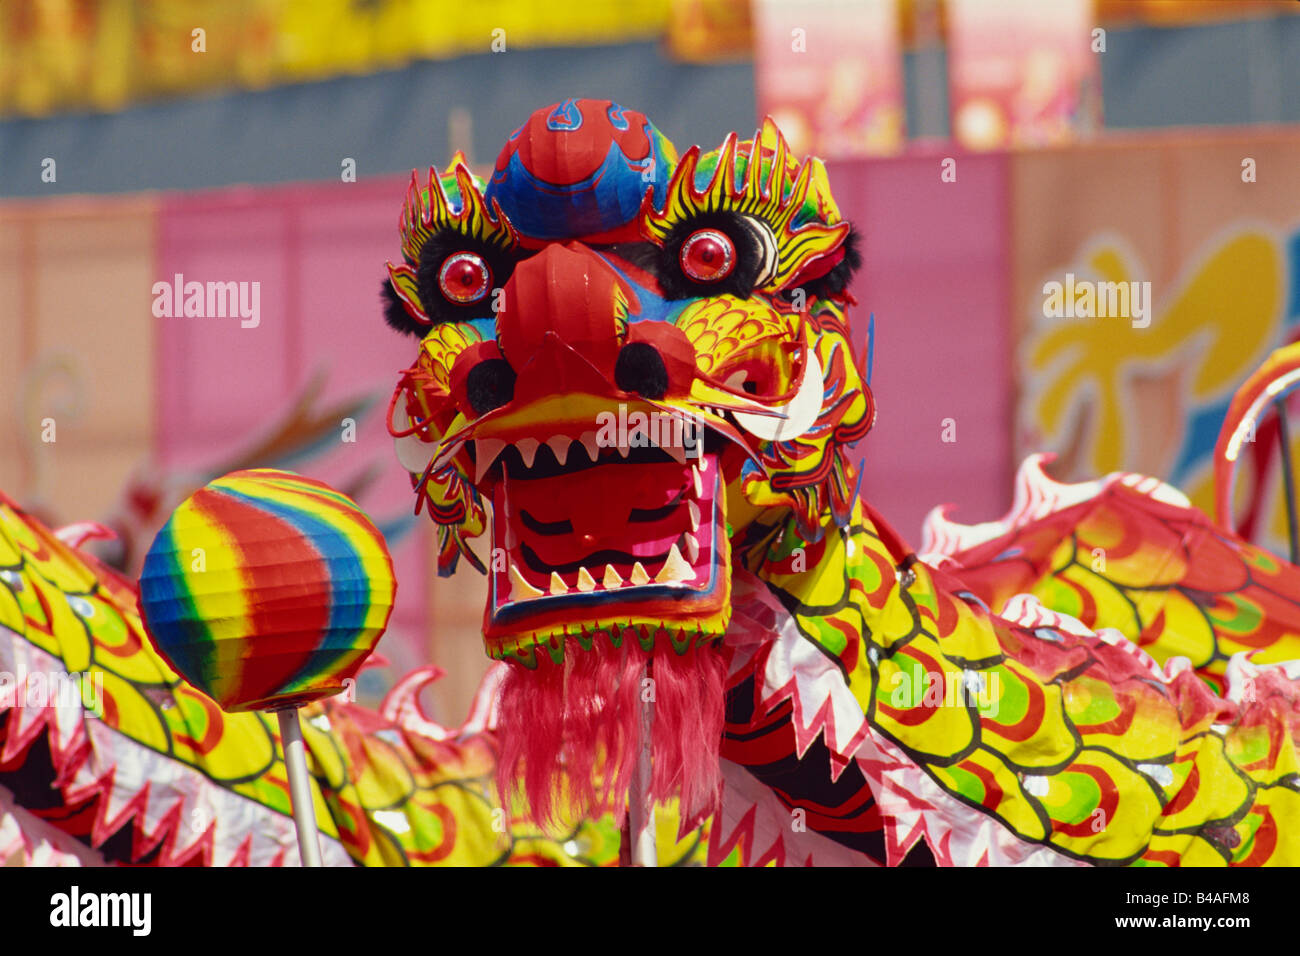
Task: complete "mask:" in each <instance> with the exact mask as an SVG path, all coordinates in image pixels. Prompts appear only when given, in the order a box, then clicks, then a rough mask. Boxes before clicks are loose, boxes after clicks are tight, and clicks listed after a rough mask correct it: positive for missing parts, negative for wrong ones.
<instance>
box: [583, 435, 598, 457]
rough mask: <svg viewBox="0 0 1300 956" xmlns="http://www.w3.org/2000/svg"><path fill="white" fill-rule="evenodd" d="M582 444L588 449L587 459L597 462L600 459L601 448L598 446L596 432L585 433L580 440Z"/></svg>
mask: <svg viewBox="0 0 1300 956" xmlns="http://www.w3.org/2000/svg"><path fill="white" fill-rule="evenodd" d="M578 440H579V441H580V442H582V447H583V448H585V449H587V457H588V458H590V459H591V460H592V461H595V460H596V459H597V458H599V457H600V446H599V445H598V444H596V433H595V432H583V433H582V437H581V438H580V439H578Z"/></svg>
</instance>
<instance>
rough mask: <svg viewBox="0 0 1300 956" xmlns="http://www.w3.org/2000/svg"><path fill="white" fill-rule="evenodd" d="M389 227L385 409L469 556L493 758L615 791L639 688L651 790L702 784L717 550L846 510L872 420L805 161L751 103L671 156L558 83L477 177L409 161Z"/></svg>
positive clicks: (614, 112)
mask: <svg viewBox="0 0 1300 956" xmlns="http://www.w3.org/2000/svg"><path fill="white" fill-rule="evenodd" d="M399 225H400V231H401V238H402V261H401V262H400V263H399V264H396V265H394V264H392V263H390V264H389V281H388V282H386V283H385V287H384V294H385V300H386V301H385V311H386V318H387V321H388V323H389V324H390V325H391V326H392V327H393V328H395V329H397V330H398V331H401V332H404V333H409V334H410V335H412V336H415V337H417V338H418V339H419V342H420V344H419V353H418V356H417V358H416V361H415V363H414V364H413V365H412V366H411V367H410V368H409V369H408V370H407V371H406V372H404V373H403V375H402V377H401V379H400V381H399V383H398V385H397V388H396V390H395V392H394V394H393V399H392V402H391V404H390V412H389V427H390V431H391V432H392V434H393V435H394V437H395V438H396V440H397V447H398V457H399V459H400V461H401V462H402V464H403V466H404V467H405V468H406V469H407V470H408V471H409V472H410V473H411V475H412V483H413V487H414V489H415V493H416V496H417V504H416V509H417V511H418V510H420V509H421V508H426V509H427V511H428V514H429V516H430V517H431V518H432V520H433V521H434V522H436V523H437V525H438V527H439V535H440V537H439V544H440V554H439V572H440V573H441V574H444V575H445V574H450V573H451V572H452V571H453V570H454V569H455V567H456V564H457V562H458V560H459V559H460V558H461V557H464V558H465V559H466V560H468V561H470V562H471V563H473V564H474V565H475V566H476V567H477V568H478V569H479V570H480V571H483V572H484V573H486V574H487V575H488V577H489V582H490V585H489V598H488V605H487V608H486V611H485V616H484V629H483V630H484V638H485V642H486V645H487V651H488V654H489V655H490V656H492V657H493V658H497V659H505V660H507V661H509V662H511V663H512V664H514V665H516V666H514V667H512V668H510V674H509V676H508V677H507V680H506V682H505V685H504V687H503V690H502V698H501V707H502V711H501V720H500V723H501V727H502V735H503V741H502V747H503V754H502V768H503V771H504V772H505V773H506V774H511V773H514V772H516V771H518V770H521V769H522V771H523V778H524V780H525V784H526V787H527V790H528V795H529V798H530V801H531V803H532V804H533V806H534V810H535V811H538V812H540V813H541V814H542V815H543V816H545V815H546V813H547V808H549V807H553V806H554V800H555V798H556V797H557V796H558V795H560V794H561V793H562V794H563V800H564V801H565V803H566V806H569V807H571V808H575V809H577V810H578V811H591V810H605V809H613V810H614V811H615V812H618V810H619V808H620V807H621V806H622V800H623V796H624V792H625V783H626V777H627V774H628V773H629V772H630V768H631V762H632V751H633V750H634V747H633V746H631V742H633V741H635V739H636V736H635V735H636V726H637V725H636V720H637V711H638V702H639V701H640V700H642V699H644V696H645V691H644V688H645V687H646V686H652V687H653V688H654V691H653V693H654V699H655V703H656V711H655V729H654V737H653V740H654V743H653V757H654V777H655V782H654V789H655V791H656V792H662V793H665V794H666V793H667V792H668V791H670V790H676V791H678V792H680V793H681V794H682V796H683V798H684V801H685V802H686V804H687V806H688V812H689V810H690V808H691V806H692V805H693V804H694V805H697V806H696V808H697V809H698V808H703V807H704V806H705V805H707V804H708V802H709V798H710V794H711V793H713V792H715V791H716V769H713V770H710V769H709V768H710V761H712V766H713V767H714V768H716V753H717V742H718V738H719V736H720V729H721V721H722V706H723V701H722V687H723V682H724V677H725V663H724V659H723V653H724V652H722V651H721V648H720V645H721V642H722V638H723V636H724V634H725V632H726V629H727V626H728V623H729V616H730V601H731V574H732V569H733V568H735V567H738V566H742V565H743V566H747V567H749V568H750V569H751V570H759V565H760V564H761V565H763V566H764V567H770V566H771V551H772V547H773V544H774V542H775V541H777V540H778V539H779V538H780V537H781V535H782V529H784V528H786V527H787V526H791V522H793V527H795V528H797V530H798V536H799V537H801V538H802V539H804V540H809V541H812V540H816V539H817V538H819V537H820V535H821V534H822V533H823V532H824V530H825V529H826V528H828V527H831V526H832V525H835V524H843V523H844V522H845V521H846V520H847V514H848V511H849V508H850V505H851V501H852V498H853V494H854V492H855V490H856V488H855V481H854V474H853V468H852V466H851V465H850V464H849V462H848V461H847V459H846V457H845V446H846V444H848V443H850V442H853V441H856V440H857V439H858V438H861V437H862V436H863V435H864V434H865V433H866V431H867V430H868V429H869V428H870V426H871V424H872V421H873V419H874V406H873V404H872V400H871V395H870V392H869V390H868V389H867V387H866V384H865V382H864V380H863V376H862V374H861V371H860V369H859V367H858V366H857V365H856V364H855V361H854V359H853V356H852V351H851V348H850V345H849V341H848V338H847V320H846V317H845V308H846V306H847V304H848V303H849V302H850V301H851V300H850V297H849V295H848V292H847V285H848V282H849V279H850V276H851V273H852V271H853V269H854V268H855V267H856V266H857V264H858V257H857V254H856V253H855V251H854V237H853V234H852V231H851V227H850V224H849V223H848V222H845V221H843V220H842V219H841V217H840V215H839V212H838V210H837V208H836V206H835V203H834V201H833V199H832V198H831V195H830V191H829V188H828V184H827V180H826V173H825V170H824V168H823V166H822V164H821V162H820V161H819V160H816V159H809V160H803V161H800V160H799V159H797V158H796V157H793V156H791V155H790V154H789V152H788V150H787V147H786V143H785V141H784V139H783V138H782V136H781V134H780V132H779V131H778V130H777V128H776V126H775V124H773V123H772V122H771V120H767V121H765V122H764V124H763V125H762V127H761V128H760V129H759V130H758V131H757V132H756V133H755V134H754V136H753V137H752V138H751V139H748V140H741V139H739V138H738V137H737V136H736V135H735V134H732V135H730V136H728V137H727V138H726V139H725V141H724V142H723V143H722V144H721V145H720V146H719V147H718V148H716V149H713V150H710V151H702V150H701V149H700V148H699V147H692V148H691V149H689V150H687V151H686V153H685V154H684V155H682V156H681V157H680V159H679V158H678V155H677V152H676V150H675V148H674V147H673V144H672V143H671V142H669V140H668V139H667V138H666V137H665V136H664V135H663V134H662V133H661V132H660V131H659V130H658V129H656V128H655V127H654V126H653V125H652V124H651V123H650V121H649V120H648V119H646V117H645V116H643V115H641V114H640V113H637V112H634V111H633V110H629V109H624V108H622V107H620V106H618V105H617V104H615V103H611V102H609V101H605V100H587V99H579V100H566V101H565V102H563V103H560V104H557V105H555V106H551V107H547V108H545V109H541V110H538V111H537V112H535V113H534V114H533V115H532V116H531V117H529V119H528V120H527V122H525V123H524V125H522V126H521V127H519V129H517V130H516V131H515V132H514V133H513V134H512V135H511V136H510V138H509V141H508V142H507V143H506V146H505V148H504V149H503V150H502V151H501V154H500V156H499V157H498V159H497V161H496V165H495V168H494V170H493V172H492V174H491V177H490V179H488V180H487V181H486V182H484V181H482V180H480V179H477V178H476V177H475V176H474V175H473V174H472V173H471V172H470V171H469V169H468V168H467V166H466V163H465V162H464V159H463V158H462V157H460V156H457V157H456V158H455V159H454V160H453V162H452V164H451V165H450V166H449V167H448V168H447V169H446V170H444V171H442V172H441V173H439V172H437V171H436V170H433V169H431V170H430V171H429V174H428V177H427V179H426V180H424V181H421V178H420V177H419V176H418V175H417V174H413V175H412V179H411V184H410V187H409V190H408V192H407V196H406V201H405V204H404V207H403V209H402V213H401V217H400V222H399ZM489 527H490V542H491V543H490V546H488V547H487V548H484V549H482V550H483V552H484V555H483V559H480V557H479V556H477V555H476V554H475V552H474V551H473V550H472V549H471V547H470V545H469V541H470V540H471V539H474V538H476V537H479V536H481V535H483V534H484V533H485V532H488V529H489ZM787 570H788V569H787ZM647 666H648V667H649V677H650V679H651V680H652V681H653V684H651V685H645V684H644V683H643V681H644V680H645V679H646V677H647ZM579 751H581V752H579ZM561 768H562V769H561ZM593 771H594V772H593ZM592 780H601V781H603V782H604V783H603V785H602V786H601V787H599V788H595V785H593V784H590V783H589V781H592ZM597 791H599V792H597Z"/></svg>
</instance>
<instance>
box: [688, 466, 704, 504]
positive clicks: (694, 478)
mask: <svg viewBox="0 0 1300 956" xmlns="http://www.w3.org/2000/svg"><path fill="white" fill-rule="evenodd" d="M691 484H692V485H693V486H694V488H695V497H696V498H699V497H700V496H701V495H703V494H704V483H703V482H702V481H700V469H698V468H692V469H691Z"/></svg>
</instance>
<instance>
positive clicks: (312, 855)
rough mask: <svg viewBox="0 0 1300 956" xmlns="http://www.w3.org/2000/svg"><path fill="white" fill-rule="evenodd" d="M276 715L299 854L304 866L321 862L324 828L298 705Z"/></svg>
mask: <svg viewBox="0 0 1300 956" xmlns="http://www.w3.org/2000/svg"><path fill="white" fill-rule="evenodd" d="M276 716H277V717H278V718H279V719H280V740H281V741H282V742H283V743H284V766H285V768H286V769H287V770H288V771H289V802H290V803H291V804H292V805H293V822H294V825H295V826H296V827H297V828H298V854H299V855H300V856H301V857H302V865H303V866H321V865H322V864H321V858H320V832H319V831H318V830H317V829H316V807H315V805H314V804H313V803H312V799H311V787H310V786H309V785H308V783H307V754H306V751H305V750H304V749H303V743H302V725H301V724H300V723H298V708H297V707H289V708H287V709H285V710H281V711H277V712H276Z"/></svg>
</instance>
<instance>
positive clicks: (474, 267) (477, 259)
mask: <svg viewBox="0 0 1300 956" xmlns="http://www.w3.org/2000/svg"><path fill="white" fill-rule="evenodd" d="M438 287H439V288H440V289H442V294H443V295H445V296H446V297H447V301H449V302H456V303H459V304H461V305H468V304H469V303H471V302H477V301H478V300H479V299H481V298H483V297H484V296H485V295H487V294H488V290H489V289H491V288H492V270H491V268H489V267H488V264H487V263H486V262H484V261H483V257H482V256H478V255H475V254H474V253H472V252H458V253H456V254H455V255H454V256H448V257H447V260H446V261H445V262H444V263H443V264H442V268H441V269H439V270H438Z"/></svg>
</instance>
